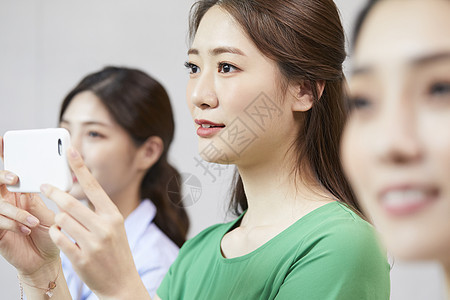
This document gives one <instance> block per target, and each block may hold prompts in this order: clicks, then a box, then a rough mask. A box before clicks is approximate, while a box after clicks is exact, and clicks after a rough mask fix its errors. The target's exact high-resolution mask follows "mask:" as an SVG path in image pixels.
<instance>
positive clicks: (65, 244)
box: [48, 225, 81, 261]
mask: <svg viewBox="0 0 450 300" xmlns="http://www.w3.org/2000/svg"><path fill="white" fill-rule="evenodd" d="M48 233H49V235H50V238H51V239H52V241H53V243H55V245H56V246H57V247H58V248H59V249H60V250H61V251H62V252H64V254H65V255H66V256H67V258H69V260H70V261H76V260H78V258H79V257H80V255H81V250H80V248H79V247H78V245H77V244H76V243H74V242H73V241H72V240H70V239H69V238H68V237H67V236H66V235H65V234H64V233H62V232H61V229H60V228H59V227H58V226H56V225H52V226H51V227H50V229H49V231H48Z"/></svg>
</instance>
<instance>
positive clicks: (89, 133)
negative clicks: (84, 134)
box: [88, 131, 103, 138]
mask: <svg viewBox="0 0 450 300" xmlns="http://www.w3.org/2000/svg"><path fill="white" fill-rule="evenodd" d="M88 136H89V137H91V138H101V137H103V135H101V134H100V133H98V132H97V131H89V132H88Z"/></svg>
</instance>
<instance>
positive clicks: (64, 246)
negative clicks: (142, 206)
mask: <svg viewBox="0 0 450 300" xmlns="http://www.w3.org/2000/svg"><path fill="white" fill-rule="evenodd" d="M67 157H68V160H69V164H70V167H71V168H72V170H73V172H74V173H75V176H76V177H77V179H78V182H79V183H80V185H81V187H82V188H83V190H84V192H85V194H86V196H87V197H88V199H89V201H90V202H91V203H92V205H93V206H94V210H91V209H90V208H88V207H86V206H85V205H83V204H82V203H81V202H80V201H78V200H77V199H75V198H73V197H72V196H71V195H69V194H67V193H64V192H63V191H61V190H59V189H57V188H55V187H52V186H49V185H43V186H42V187H41V189H42V192H43V193H44V194H45V195H46V196H47V197H48V198H49V199H51V200H53V201H54V202H55V203H56V204H57V205H58V206H59V208H60V210H61V212H60V213H58V214H57V215H56V216H55V223H56V225H54V226H52V227H51V228H50V236H51V238H52V240H53V242H54V243H55V244H56V245H57V246H58V247H59V248H60V249H61V250H62V251H63V252H64V253H65V254H66V256H67V257H68V258H69V260H70V261H71V262H72V265H73V268H74V269H75V271H76V272H77V273H78V275H79V276H80V278H81V279H82V280H83V281H84V282H85V283H86V284H87V285H88V286H89V288H90V289H91V290H92V291H93V292H94V293H96V294H97V296H99V297H100V298H102V299H108V298H111V299H113V298H114V299H117V298H119V299H128V298H130V299H131V298H133V299H150V297H149V295H148V293H147V290H146V289H145V287H144V285H143V283H142V281H141V279H140V277H139V274H138V272H137V270H136V267H135V265H134V261H133V256H132V254H131V250H130V247H129V245H128V240H127V236H126V232H125V227H124V219H123V217H122V215H121V214H120V212H119V210H118V209H117V207H116V206H115V204H114V203H113V202H112V201H111V200H110V199H109V197H108V195H107V194H106V193H105V191H104V190H103V189H102V188H101V186H100V185H99V183H98V182H97V180H96V179H95V178H94V177H93V176H92V174H91V173H90V172H89V170H88V169H87V167H86V166H85V165H84V162H83V160H82V159H81V157H80V155H79V154H78V152H77V151H76V150H75V149H73V148H71V149H69V150H68V155H67ZM62 231H64V232H65V233H66V234H67V235H68V236H69V237H68V236H67V235H66V234H64V233H63V232H62Z"/></svg>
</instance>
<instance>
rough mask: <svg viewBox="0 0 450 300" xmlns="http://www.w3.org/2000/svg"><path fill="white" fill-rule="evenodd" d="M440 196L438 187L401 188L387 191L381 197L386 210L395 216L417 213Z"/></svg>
mask: <svg viewBox="0 0 450 300" xmlns="http://www.w3.org/2000/svg"><path fill="white" fill-rule="evenodd" d="M438 197H439V191H438V190H437V189H427V188H413V187H411V188H401V189H392V190H389V191H386V192H384V193H383V194H382V196H381V197H380V201H381V204H382V207H383V209H384V210H386V211H387V212H388V213H389V214H391V215H394V216H405V215H411V214H413V213H417V212H419V211H421V210H423V209H425V208H426V207H428V206H429V205H430V204H431V203H433V202H435V201H436V200H437V199H438Z"/></svg>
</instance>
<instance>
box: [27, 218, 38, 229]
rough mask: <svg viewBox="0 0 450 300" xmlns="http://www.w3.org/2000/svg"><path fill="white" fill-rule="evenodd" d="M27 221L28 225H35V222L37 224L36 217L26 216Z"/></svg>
mask: <svg viewBox="0 0 450 300" xmlns="http://www.w3.org/2000/svg"><path fill="white" fill-rule="evenodd" d="M27 223H28V225H30V226H33V227H34V226H36V225H37V224H39V220H38V219H36V218H35V217H33V216H28V217H27Z"/></svg>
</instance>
